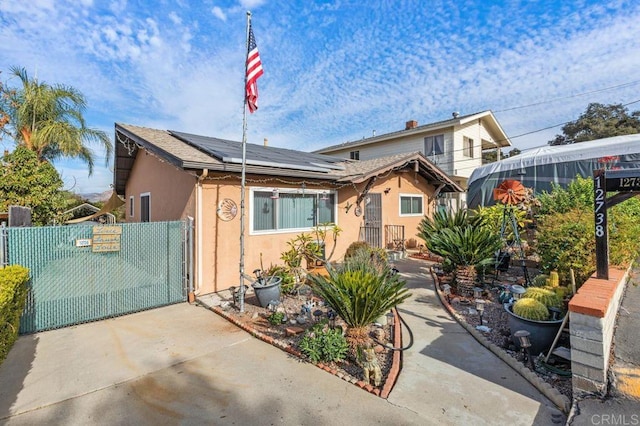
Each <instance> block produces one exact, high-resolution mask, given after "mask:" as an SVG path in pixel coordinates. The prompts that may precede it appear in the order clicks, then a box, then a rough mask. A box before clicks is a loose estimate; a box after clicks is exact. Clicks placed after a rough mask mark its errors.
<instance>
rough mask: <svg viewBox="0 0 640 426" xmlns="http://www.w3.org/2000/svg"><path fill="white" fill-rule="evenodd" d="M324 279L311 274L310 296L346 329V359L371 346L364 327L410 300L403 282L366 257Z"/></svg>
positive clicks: (329, 271)
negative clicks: (340, 321) (347, 343)
mask: <svg viewBox="0 0 640 426" xmlns="http://www.w3.org/2000/svg"><path fill="white" fill-rule="evenodd" d="M327 269H328V276H326V277H325V276H322V275H316V274H311V275H309V280H310V281H311V285H312V287H313V290H314V292H315V293H316V294H317V295H318V296H320V297H322V298H323V299H324V300H325V303H326V304H327V305H329V306H330V307H331V308H332V309H333V310H334V311H335V312H336V313H337V314H338V315H339V316H340V318H342V319H343V321H344V322H345V323H346V325H347V330H346V338H347V341H348V342H349V353H350V355H351V356H352V357H353V358H355V359H356V360H357V359H358V354H359V353H360V350H361V349H362V348H366V347H370V346H371V345H372V341H371V338H370V337H369V334H368V326H369V325H370V324H371V323H373V322H374V321H375V320H376V319H377V318H378V317H380V316H381V315H384V314H385V313H386V312H388V311H389V309H391V308H393V307H395V306H397V305H398V304H400V303H402V302H403V301H404V300H405V299H406V298H407V297H409V296H410V293H409V291H408V290H407V288H406V287H405V285H406V282H405V281H404V280H402V279H400V277H399V276H398V275H394V274H392V272H391V269H390V268H389V266H388V265H386V264H382V265H381V264H380V263H374V261H372V260H371V257H370V256H354V257H352V258H350V259H349V260H348V261H345V263H344V264H343V265H342V266H341V267H338V268H327Z"/></svg>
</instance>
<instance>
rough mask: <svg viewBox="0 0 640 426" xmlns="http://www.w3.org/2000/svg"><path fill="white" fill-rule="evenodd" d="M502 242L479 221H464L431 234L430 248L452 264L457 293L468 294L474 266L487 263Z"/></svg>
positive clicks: (471, 288) (491, 260)
mask: <svg viewBox="0 0 640 426" xmlns="http://www.w3.org/2000/svg"><path fill="white" fill-rule="evenodd" d="M501 244H502V242H501V240H500V236H499V235H495V234H493V233H491V231H489V229H487V228H485V227H483V226H482V224H481V223H480V222H479V223H476V224H467V225H465V226H458V227H455V228H451V229H443V230H441V231H440V232H439V233H437V234H435V235H433V236H432V238H431V247H432V249H431V250H432V251H433V252H434V253H436V254H437V255H439V256H442V257H443V258H444V260H445V262H449V263H450V264H451V265H452V266H453V267H454V268H455V283H456V287H457V290H458V293H459V294H461V295H463V296H472V295H473V288H474V287H475V286H476V283H475V282H476V277H477V272H476V268H478V267H484V266H490V265H492V264H493V262H494V255H495V252H496V251H497V250H499V249H500V246H501Z"/></svg>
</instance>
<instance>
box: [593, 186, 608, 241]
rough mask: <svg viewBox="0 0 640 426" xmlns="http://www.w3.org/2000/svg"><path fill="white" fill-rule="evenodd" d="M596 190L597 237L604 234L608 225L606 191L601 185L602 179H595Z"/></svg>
mask: <svg viewBox="0 0 640 426" xmlns="http://www.w3.org/2000/svg"><path fill="white" fill-rule="evenodd" d="M595 183H596V191H595V208H596V217H595V220H596V237H603V236H604V227H605V226H606V223H605V222H606V218H605V214H606V208H605V201H604V200H605V196H606V192H605V190H604V189H603V188H602V187H601V179H595Z"/></svg>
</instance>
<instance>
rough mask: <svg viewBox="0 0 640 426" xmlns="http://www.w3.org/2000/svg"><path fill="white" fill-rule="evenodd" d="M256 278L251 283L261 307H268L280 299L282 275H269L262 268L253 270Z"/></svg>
mask: <svg viewBox="0 0 640 426" xmlns="http://www.w3.org/2000/svg"><path fill="white" fill-rule="evenodd" d="M253 273H254V274H255V275H256V280H255V281H254V282H253V283H252V284H251V287H253V291H254V293H255V294H256V297H257V298H258V303H259V304H260V306H261V307H263V308H266V307H267V306H269V304H270V303H271V302H274V301H280V284H281V283H282V277H280V276H278V275H275V274H274V275H267V274H266V273H264V272H263V271H262V270H261V269H256V270H255V271H253Z"/></svg>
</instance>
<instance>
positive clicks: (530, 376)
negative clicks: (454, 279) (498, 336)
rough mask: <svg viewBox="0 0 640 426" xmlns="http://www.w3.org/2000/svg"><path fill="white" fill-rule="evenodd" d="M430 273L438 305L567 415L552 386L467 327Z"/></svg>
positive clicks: (561, 398) (560, 396)
mask: <svg viewBox="0 0 640 426" xmlns="http://www.w3.org/2000/svg"><path fill="white" fill-rule="evenodd" d="M429 271H430V272H431V276H432V277H433V280H434V283H435V286H434V287H435V288H434V290H435V292H436V294H437V295H438V298H439V299H440V303H441V304H442V306H444V308H445V309H446V310H447V311H448V312H449V314H450V315H451V316H452V317H453V318H454V319H455V320H456V321H457V322H458V324H460V325H461V326H462V327H463V328H464V329H465V330H467V331H468V332H469V334H471V336H473V338H474V339H476V340H477V341H478V343H480V344H481V345H482V346H484V347H485V348H487V349H489V350H490V351H491V352H493V353H494V354H495V355H496V356H497V357H498V358H500V359H501V360H502V361H504V362H505V363H506V364H507V365H508V366H509V367H511V368H512V369H514V370H515V371H516V372H517V373H518V374H520V375H521V376H522V377H524V379H525V380H527V381H528V382H529V383H531V384H532V385H533V386H534V387H535V388H536V389H538V390H539V391H540V392H541V393H542V394H543V395H544V396H546V397H547V398H548V399H549V400H550V401H551V402H553V403H554V404H555V405H556V406H557V407H558V408H559V409H560V410H562V411H563V412H564V413H565V414H567V413H568V412H569V410H570V408H571V401H570V400H569V398H567V397H566V396H565V395H563V394H561V393H560V392H558V390H556V389H554V388H553V386H551V385H550V384H548V383H547V382H545V381H544V380H542V379H541V378H540V377H538V376H537V375H536V373H534V372H533V371H531V370H529V368H527V367H526V366H525V365H524V364H521V363H520V362H518V361H517V360H516V359H515V358H513V357H512V356H511V355H509V354H508V353H506V352H505V351H504V350H502V349H501V348H499V347H498V346H497V345H495V344H494V343H491V342H490V341H489V340H487V338H486V337H484V336H483V335H482V333H480V332H479V331H478V330H476V329H475V328H474V327H472V326H471V325H469V324H468V323H467V322H466V321H465V320H464V318H462V316H460V314H458V313H457V312H456V311H455V309H453V307H452V306H451V304H449V303H448V302H447V299H446V297H445V296H444V294H443V293H442V291H441V290H440V288H439V284H440V280H439V279H438V276H437V275H436V273H435V272H434V270H433V267H430V268H429Z"/></svg>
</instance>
